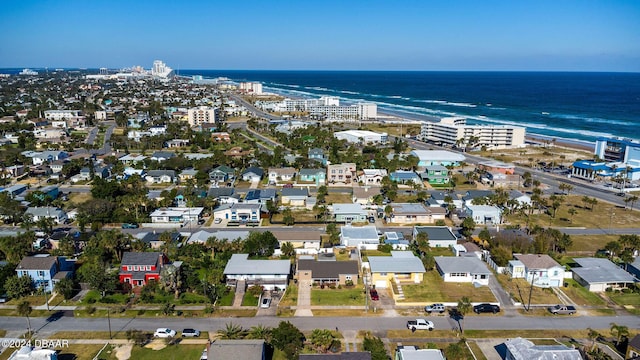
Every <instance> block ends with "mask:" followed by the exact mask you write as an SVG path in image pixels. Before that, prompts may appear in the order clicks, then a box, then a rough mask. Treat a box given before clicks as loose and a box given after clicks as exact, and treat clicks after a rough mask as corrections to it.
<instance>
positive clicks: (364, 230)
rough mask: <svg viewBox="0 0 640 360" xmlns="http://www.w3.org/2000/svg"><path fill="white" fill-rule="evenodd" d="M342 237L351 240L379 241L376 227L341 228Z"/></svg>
mask: <svg viewBox="0 0 640 360" xmlns="http://www.w3.org/2000/svg"><path fill="white" fill-rule="evenodd" d="M340 234H341V235H342V237H348V238H350V239H363V240H368V239H373V238H375V239H376V240H378V230H377V229H376V227H375V226H358V227H356V226H343V227H341V228H340Z"/></svg>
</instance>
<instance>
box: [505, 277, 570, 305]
mask: <svg viewBox="0 0 640 360" xmlns="http://www.w3.org/2000/svg"><path fill="white" fill-rule="evenodd" d="M496 279H498V282H500V285H502V287H503V288H504V290H505V291H506V292H508V293H509V294H511V297H512V298H514V299H515V300H516V301H519V302H521V303H523V304H528V303H529V291H530V290H531V289H532V287H531V284H529V283H528V282H527V281H526V280H525V279H511V278H510V277H509V276H508V275H504V274H498V275H496ZM559 303H560V300H559V299H558V297H557V296H556V294H554V293H553V290H551V289H543V288H539V287H536V286H534V287H533V291H532V292H531V304H559Z"/></svg>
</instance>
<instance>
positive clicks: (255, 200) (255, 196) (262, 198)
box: [242, 189, 276, 204]
mask: <svg viewBox="0 0 640 360" xmlns="http://www.w3.org/2000/svg"><path fill="white" fill-rule="evenodd" d="M269 200H271V201H272V202H273V203H274V204H275V201H276V190H275V189H255V190H249V191H248V192H247V195H245V197H244V200H243V201H242V202H244V203H247V204H266V203H267V201H269Z"/></svg>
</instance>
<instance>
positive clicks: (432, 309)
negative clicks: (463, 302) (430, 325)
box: [424, 304, 445, 314]
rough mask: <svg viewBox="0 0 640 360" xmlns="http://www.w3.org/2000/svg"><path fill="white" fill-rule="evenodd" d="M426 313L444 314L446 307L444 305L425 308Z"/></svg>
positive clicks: (432, 305)
mask: <svg viewBox="0 0 640 360" xmlns="http://www.w3.org/2000/svg"><path fill="white" fill-rule="evenodd" d="M424 311H426V312H428V313H429V314H431V313H432V312H437V313H440V314H442V313H444V311H445V307H444V304H431V305H427V306H425V307H424Z"/></svg>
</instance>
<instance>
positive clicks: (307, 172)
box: [300, 169, 326, 176]
mask: <svg viewBox="0 0 640 360" xmlns="http://www.w3.org/2000/svg"><path fill="white" fill-rule="evenodd" d="M325 171H326V170H325V169H300V176H302V175H306V176H311V175H316V174H318V173H324V172H325Z"/></svg>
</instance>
